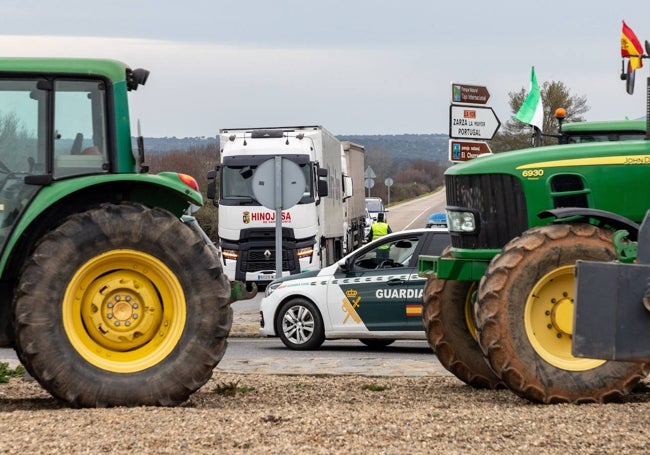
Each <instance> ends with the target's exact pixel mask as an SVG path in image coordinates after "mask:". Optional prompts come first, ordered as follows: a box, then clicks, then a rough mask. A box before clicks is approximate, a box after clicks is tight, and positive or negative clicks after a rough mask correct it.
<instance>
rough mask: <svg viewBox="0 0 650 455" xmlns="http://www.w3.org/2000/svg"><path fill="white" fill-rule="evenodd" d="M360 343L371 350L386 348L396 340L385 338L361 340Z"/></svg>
mask: <svg viewBox="0 0 650 455" xmlns="http://www.w3.org/2000/svg"><path fill="white" fill-rule="evenodd" d="M359 341H361V342H362V343H363V344H365V345H366V346H368V347H370V348H385V347H386V346H390V345H391V344H393V343H394V342H395V340H389V339H383V338H359Z"/></svg>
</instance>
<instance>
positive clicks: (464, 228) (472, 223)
mask: <svg viewBox="0 0 650 455" xmlns="http://www.w3.org/2000/svg"><path fill="white" fill-rule="evenodd" d="M477 218H478V217H477V216H476V214H475V213H474V212H471V211H468V210H463V211H452V210H447V225H448V229H449V231H450V232H465V233H471V232H477V231H478V222H477Z"/></svg>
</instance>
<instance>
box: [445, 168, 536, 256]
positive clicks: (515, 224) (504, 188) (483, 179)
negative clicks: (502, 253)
mask: <svg viewBox="0 0 650 455" xmlns="http://www.w3.org/2000/svg"><path fill="white" fill-rule="evenodd" d="M445 185H446V188H447V190H446V191H447V205H448V206H454V207H463V208H470V209H473V210H476V211H478V213H479V215H480V223H481V224H480V231H479V233H478V235H459V234H452V238H451V243H452V246H453V247H454V248H469V249H477V248H488V249H499V248H502V247H503V246H504V245H505V244H506V243H507V242H508V241H510V240H511V239H513V238H514V237H516V236H518V235H520V234H521V233H522V232H524V231H525V230H526V229H528V215H527V210H526V199H525V197H524V192H523V189H522V186H521V183H520V182H519V180H517V179H516V178H514V177H512V176H510V175H505V174H487V175H447V176H445Z"/></svg>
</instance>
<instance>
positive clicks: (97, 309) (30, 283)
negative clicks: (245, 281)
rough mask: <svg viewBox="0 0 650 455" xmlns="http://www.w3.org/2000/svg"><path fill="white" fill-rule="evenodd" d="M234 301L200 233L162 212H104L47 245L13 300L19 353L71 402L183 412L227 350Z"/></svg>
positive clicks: (78, 218) (82, 217) (76, 219)
mask: <svg viewBox="0 0 650 455" xmlns="http://www.w3.org/2000/svg"><path fill="white" fill-rule="evenodd" d="M229 299H230V286H229V283H228V280H227V278H226V276H225V275H224V274H223V272H222V269H221V266H220V264H219V261H218V258H217V257H216V256H215V254H214V252H213V251H212V250H211V249H210V248H209V247H208V245H206V243H205V241H204V240H203V239H201V237H200V235H199V234H198V233H197V232H195V231H194V230H192V229H191V228H189V227H188V226H186V225H185V224H183V223H182V222H181V220H179V219H178V218H177V217H175V216H173V215H172V214H171V213H169V212H167V211H165V210H162V209H156V208H153V209H152V208H147V207H145V206H142V205H139V204H134V203H124V204H120V205H110V204H106V205H104V206H102V207H100V208H97V209H92V210H88V211H86V212H83V213H79V214H76V215H73V216H71V217H69V218H68V219H67V220H66V221H65V222H64V223H62V224H61V225H60V226H59V227H57V228H56V229H54V230H53V231H51V232H50V233H48V234H46V235H45V236H44V237H43V238H42V239H41V240H40V241H39V243H38V244H37V246H36V248H35V251H34V253H33V255H32V256H31V258H30V259H29V260H28V261H27V263H26V265H25V267H24V269H23V272H22V275H21V278H20V283H19V286H18V292H17V296H16V299H15V301H14V314H15V319H16V336H17V351H18V354H19V357H20V359H21V360H22V362H23V364H24V366H25V368H26V369H27V370H28V371H29V373H30V374H31V375H32V376H33V377H34V378H36V380H37V381H38V382H39V383H40V384H41V385H42V386H43V387H44V388H45V389H47V390H48V391H49V392H50V393H51V394H52V395H53V396H55V397H56V398H58V399H61V400H63V401H64V402H67V403H68V404H70V405H72V406H76V407H106V406H142V405H161V406H171V405H177V404H179V403H182V402H183V401H185V400H186V399H187V398H188V397H189V396H190V394H191V393H193V392H194V391H196V390H197V389H198V388H199V387H201V386H202V385H203V384H205V383H206V382H207V381H208V379H209V378H210V377H211V376H212V370H213V368H214V367H215V366H216V365H217V363H218V362H219V361H220V360H221V358H222V357H223V355H224V353H225V349H226V338H227V336H228V333H229V331H230V328H231V325H232V310H231V308H230V306H229V304H228V303H229Z"/></svg>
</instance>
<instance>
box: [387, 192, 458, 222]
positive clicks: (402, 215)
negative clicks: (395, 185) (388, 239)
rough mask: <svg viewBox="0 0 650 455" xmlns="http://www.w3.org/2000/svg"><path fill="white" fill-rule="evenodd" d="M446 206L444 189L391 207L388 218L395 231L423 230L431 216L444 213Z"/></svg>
mask: <svg viewBox="0 0 650 455" xmlns="http://www.w3.org/2000/svg"><path fill="white" fill-rule="evenodd" d="M445 205H446V198H445V190H444V188H442V189H441V190H440V191H438V192H436V193H433V194H430V195H427V196H424V197H421V198H417V199H412V200H410V201H408V202H403V203H400V204H396V205H393V206H391V207H389V208H388V213H387V214H386V217H387V219H388V224H389V226H390V227H391V229H392V230H393V231H403V230H405V229H415V228H421V227H425V226H426V224H427V219H428V218H429V215H431V214H432V213H434V212H444V211H445Z"/></svg>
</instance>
